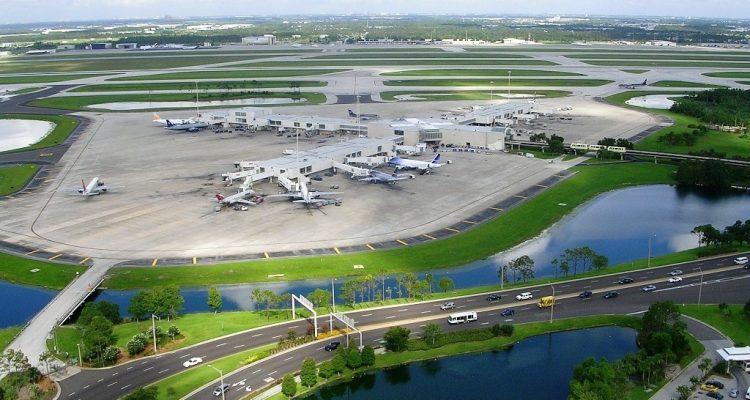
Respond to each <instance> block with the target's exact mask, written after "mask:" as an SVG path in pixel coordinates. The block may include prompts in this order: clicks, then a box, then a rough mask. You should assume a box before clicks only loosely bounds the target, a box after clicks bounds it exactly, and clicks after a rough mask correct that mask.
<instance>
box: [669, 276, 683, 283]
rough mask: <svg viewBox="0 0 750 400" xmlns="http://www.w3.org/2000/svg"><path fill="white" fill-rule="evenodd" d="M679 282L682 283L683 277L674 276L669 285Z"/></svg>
mask: <svg viewBox="0 0 750 400" xmlns="http://www.w3.org/2000/svg"><path fill="white" fill-rule="evenodd" d="M677 282H682V277H681V276H673V277H671V278H669V283H677Z"/></svg>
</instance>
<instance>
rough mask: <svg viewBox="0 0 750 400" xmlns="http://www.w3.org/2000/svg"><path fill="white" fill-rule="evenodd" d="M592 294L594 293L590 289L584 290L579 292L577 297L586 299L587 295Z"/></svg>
mask: <svg viewBox="0 0 750 400" xmlns="http://www.w3.org/2000/svg"><path fill="white" fill-rule="evenodd" d="M593 295H594V293H593V292H592V291H590V290H584V291H583V292H581V294H579V295H578V297H579V298H581V299H588V298H589V297H591V296H593Z"/></svg>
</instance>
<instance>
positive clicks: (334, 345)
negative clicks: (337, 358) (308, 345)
mask: <svg viewBox="0 0 750 400" xmlns="http://www.w3.org/2000/svg"><path fill="white" fill-rule="evenodd" d="M339 346H341V342H331V343H328V344H327V345H326V347H325V350H326V351H334V350H336V349H338V348H339Z"/></svg>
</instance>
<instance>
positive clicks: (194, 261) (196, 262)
mask: <svg viewBox="0 0 750 400" xmlns="http://www.w3.org/2000/svg"><path fill="white" fill-rule="evenodd" d="M195 264H198V258H197V257H193V265H195Z"/></svg>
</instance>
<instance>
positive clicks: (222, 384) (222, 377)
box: [207, 364, 226, 400]
mask: <svg viewBox="0 0 750 400" xmlns="http://www.w3.org/2000/svg"><path fill="white" fill-rule="evenodd" d="M207 365H208V366H209V367H211V368H213V369H214V370H215V371H216V372H218V373H219V379H221V400H226V397H224V372H222V371H221V370H220V369H218V368H216V367H214V366H213V365H211V364H207Z"/></svg>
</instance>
